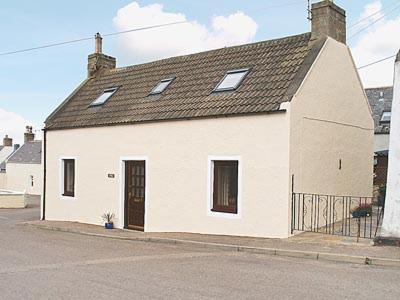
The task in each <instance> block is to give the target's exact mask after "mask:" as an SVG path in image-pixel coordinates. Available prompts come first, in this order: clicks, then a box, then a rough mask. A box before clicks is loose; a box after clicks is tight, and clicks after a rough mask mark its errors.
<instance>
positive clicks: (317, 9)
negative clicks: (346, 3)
mask: <svg viewBox="0 0 400 300" xmlns="http://www.w3.org/2000/svg"><path fill="white" fill-rule="evenodd" d="M311 14H312V19H311V39H319V38H321V37H325V36H329V37H331V38H333V39H335V40H337V41H339V42H341V43H344V44H346V11H345V10H344V9H342V8H340V7H339V6H337V5H336V4H334V3H333V1H332V0H323V1H321V2H318V3H314V4H312V6H311Z"/></svg>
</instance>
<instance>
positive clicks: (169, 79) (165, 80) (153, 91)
mask: <svg viewBox="0 0 400 300" xmlns="http://www.w3.org/2000/svg"><path fill="white" fill-rule="evenodd" d="M175 78H176V77H175V76H172V77H168V78H164V79H161V80H160V81H159V82H157V84H156V85H155V86H154V87H153V88H152V89H151V91H150V93H149V94H148V96H154V95H160V94H162V93H163V92H164V91H165V90H166V89H167V88H168V87H169V86H170V85H171V83H172V82H173V81H174V80H175ZM163 82H168V84H167V85H166V86H165V87H164V88H163V89H162V91H159V92H155V90H156V89H157V87H158V86H159V85H160V84H161V83H163Z"/></svg>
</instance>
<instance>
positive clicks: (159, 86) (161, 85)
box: [150, 78, 174, 95]
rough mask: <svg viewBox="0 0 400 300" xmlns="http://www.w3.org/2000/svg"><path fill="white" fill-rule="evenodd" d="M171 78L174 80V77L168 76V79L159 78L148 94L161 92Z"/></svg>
mask: <svg viewBox="0 0 400 300" xmlns="http://www.w3.org/2000/svg"><path fill="white" fill-rule="evenodd" d="M172 80H174V78H168V79H163V80H161V81H160V82H159V83H158V84H157V85H156V86H155V88H154V89H153V90H152V91H151V92H150V94H151V95H153V94H160V93H162V92H163V91H164V90H165V89H166V88H167V87H168V85H169V84H170V83H171V82H172Z"/></svg>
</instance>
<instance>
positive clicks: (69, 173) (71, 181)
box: [64, 159, 75, 196]
mask: <svg viewBox="0 0 400 300" xmlns="http://www.w3.org/2000/svg"><path fill="white" fill-rule="evenodd" d="M74 192H75V161H74V160H73V159H65V160H64V195H66V196H74Z"/></svg>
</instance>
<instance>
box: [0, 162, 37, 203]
mask: <svg viewBox="0 0 400 300" xmlns="http://www.w3.org/2000/svg"><path fill="white" fill-rule="evenodd" d="M3 174H4V175H5V176H4V178H5V179H4V180H5V185H4V188H6V189H8V190H12V191H19V192H25V193H26V194H30V195H41V194H42V191H43V165H42V164H23V163H7V172H6V173H3Z"/></svg>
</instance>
